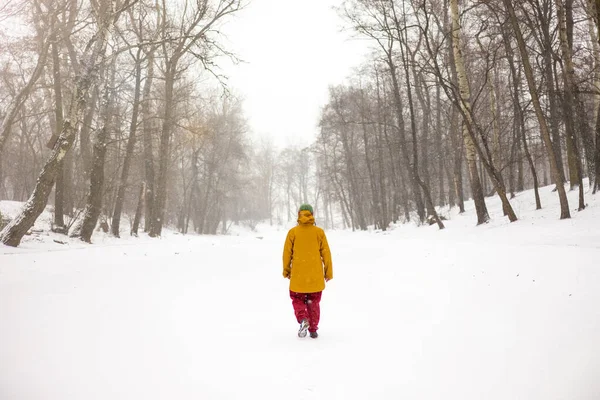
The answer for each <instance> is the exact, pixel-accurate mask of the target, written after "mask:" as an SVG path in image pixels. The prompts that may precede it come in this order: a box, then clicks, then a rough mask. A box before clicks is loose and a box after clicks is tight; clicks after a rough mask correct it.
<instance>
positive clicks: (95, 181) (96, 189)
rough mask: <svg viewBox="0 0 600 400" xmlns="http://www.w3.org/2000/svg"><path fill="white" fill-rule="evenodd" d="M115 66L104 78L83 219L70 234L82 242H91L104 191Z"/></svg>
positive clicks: (100, 210)
mask: <svg viewBox="0 0 600 400" xmlns="http://www.w3.org/2000/svg"><path fill="white" fill-rule="evenodd" d="M115 73H116V71H115V66H114V64H113V65H112V66H111V74H112V78H111V79H110V80H108V79H107V80H106V84H105V88H104V93H103V96H102V105H101V107H100V110H101V111H100V118H102V126H101V127H100V129H98V130H97V134H96V140H95V141H94V142H93V149H92V169H91V171H90V190H89V192H88V195H87V200H86V205H85V208H84V210H83V219H82V221H81V224H80V225H79V227H78V228H77V230H76V231H75V232H73V235H72V236H75V237H79V238H80V239H81V240H83V241H84V242H88V243H90V242H91V239H92V234H93V233H94V228H95V227H96V224H97V223H98V218H99V217H100V213H101V212H102V194H103V191H104V164H105V160H106V146H107V144H108V143H107V141H108V130H109V129H110V121H111V119H112V113H111V104H112V103H113V101H112V100H113V99H111V97H112V96H111V91H112V90H114V89H113V88H114V82H115Z"/></svg>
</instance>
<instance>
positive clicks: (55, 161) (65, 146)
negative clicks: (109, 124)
mask: <svg viewBox="0 0 600 400" xmlns="http://www.w3.org/2000/svg"><path fill="white" fill-rule="evenodd" d="M110 5H111V7H110V10H107V12H106V15H101V16H100V19H99V26H98V31H97V33H96V34H95V35H94V37H93V38H92V39H91V42H90V43H89V45H88V46H87V47H86V50H85V52H84V55H83V58H82V59H83V67H82V68H81V73H80V76H79V77H78V79H77V83H76V85H75V89H74V91H73V96H72V99H71V102H70V106H69V110H68V113H67V115H66V118H65V120H64V122H63V126H62V131H61V133H60V136H59V137H58V140H57V142H56V144H55V145H54V148H53V150H52V153H51V154H50V157H49V158H48V160H47V161H46V164H45V165H44V167H43V168H42V172H41V173H40V175H39V177H38V180H37V183H36V185H35V188H34V190H33V193H32V194H31V196H30V197H29V200H27V202H26V203H25V205H24V207H23V210H22V211H21V213H20V214H19V215H17V216H16V217H15V218H14V219H13V220H12V221H11V222H10V223H9V224H8V225H7V226H6V227H4V229H3V230H2V232H0V242H2V243H4V244H6V245H8V246H18V245H19V243H21V239H22V238H23V236H24V235H25V233H27V231H28V230H29V228H31V227H32V226H33V224H34V223H35V221H36V219H37V218H38V217H39V215H40V214H41V213H42V211H44V208H45V207H46V204H47V202H48V196H49V195H50V191H51V190H52V186H53V185H54V180H55V179H56V174H57V172H58V165H59V164H60V162H61V161H62V160H63V159H64V157H65V155H66V154H67V152H68V151H69V150H70V148H71V146H72V145H73V142H74V141H75V137H76V135H77V130H78V128H79V123H80V121H81V118H82V114H83V112H84V111H85V109H86V98H87V94H88V92H89V90H90V87H92V86H93V85H94V84H95V82H96V79H97V77H96V71H97V69H98V65H99V64H100V63H101V62H102V61H103V60H102V59H103V58H104V55H105V52H106V44H107V42H108V36H109V34H110V31H111V28H112V23H113V15H114V11H113V10H114V0H113V1H111V3H110Z"/></svg>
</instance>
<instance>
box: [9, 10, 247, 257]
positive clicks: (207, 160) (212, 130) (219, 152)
mask: <svg viewBox="0 0 600 400" xmlns="http://www.w3.org/2000/svg"><path fill="white" fill-rule="evenodd" d="M240 7H241V3H240V1H238V0H218V1H210V0H174V1H162V0H94V1H90V2H80V1H76V0H27V1H25V0H23V1H17V0H13V1H9V2H8V3H3V5H2V6H0V18H1V20H2V26H3V27H4V28H5V29H4V31H3V32H2V38H1V39H2V40H1V42H2V51H1V52H0V65H1V66H2V67H1V69H0V80H1V82H2V84H1V85H0V121H2V125H1V127H0V167H1V169H0V197H1V198H4V199H11V200H17V201H26V204H25V208H24V209H23V211H22V212H21V214H20V215H19V216H18V217H16V218H14V219H13V220H12V221H11V222H10V223H9V224H8V225H7V226H6V227H4V229H3V230H2V231H1V233H0V240H1V241H2V242H3V243H5V244H8V245H13V246H16V245H18V244H19V242H20V240H21V238H22V237H23V235H24V234H25V233H26V232H27V231H28V230H29V229H30V228H31V227H32V225H33V224H34V222H35V220H36V219H37V217H38V216H39V215H40V214H41V212H42V211H43V210H44V208H45V207H46V205H47V204H48V203H51V204H53V205H54V208H53V210H54V221H53V226H52V229H53V230H54V231H57V232H61V233H65V234H67V233H68V234H69V235H71V236H75V237H80V238H81V239H82V240H85V241H90V240H91V237H92V234H93V232H94V229H95V227H96V226H97V225H98V224H100V226H103V227H104V229H106V230H109V229H110V230H111V231H112V234H114V235H115V236H119V235H120V234H121V233H122V231H123V230H124V229H123V226H122V217H123V215H126V216H128V218H127V220H128V221H130V225H129V226H128V227H126V231H127V230H128V231H130V232H131V233H132V234H137V233H138V231H142V230H143V231H146V232H148V234H149V235H150V236H160V235H161V232H162V228H163V226H164V225H165V224H166V223H172V224H173V225H175V224H176V225H177V226H178V228H179V229H180V230H181V231H182V232H186V231H188V230H194V231H196V232H200V233H214V232H216V231H217V227H218V225H219V224H220V223H221V222H222V221H223V220H224V219H237V218H240V217H239V216H240V215H244V213H245V212H246V211H245V209H244V207H246V206H247V204H246V202H245V201H241V199H242V198H244V195H246V197H249V195H248V189H249V182H250V181H251V180H252V179H253V174H254V170H253V169H252V168H249V165H251V164H252V162H253V157H254V156H255V154H254V151H253V150H252V147H251V146H250V139H249V137H248V128H247V126H246V122H245V119H244V116H243V112H242V107H241V103H240V101H239V100H237V99H236V97H235V95H234V94H232V93H230V92H229V90H228V89H227V88H226V86H225V84H224V77H222V76H221V75H220V72H219V71H220V70H219V68H218V62H219V60H221V59H223V58H231V59H232V60H233V61H236V60H235V56H234V55H233V54H231V53H230V52H229V51H228V50H227V49H226V48H225V47H223V45H222V44H221V43H220V41H219V40H220V38H221V33H220V28H221V26H222V23H223V21H226V20H227V19H228V18H230V16H231V15H232V14H233V13H235V12H237V11H238V10H239V9H240ZM211 79H212V80H211ZM211 82H212V83H211ZM51 195H52V198H50V197H51Z"/></svg>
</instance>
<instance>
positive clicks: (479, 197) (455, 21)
mask: <svg viewBox="0 0 600 400" xmlns="http://www.w3.org/2000/svg"><path fill="white" fill-rule="evenodd" d="M450 8H451V14H452V49H453V56H454V66H455V68H456V76H457V79H458V86H459V90H460V97H461V103H460V105H461V108H462V109H463V112H464V113H465V114H470V113H471V103H470V97H471V93H470V90H469V83H468V81H467V73H466V70H465V63H464V60H463V56H462V50H461V46H460V21H459V14H458V0H451V2H450ZM463 139H464V141H465V150H466V158H467V166H468V168H469V177H470V178H471V189H472V192H473V200H474V201H475V209H476V212H477V225H480V224H483V223H486V222H488V221H489V219H490V216H489V214H488V211H487V207H486V204H485V198H484V196H483V191H482V188H481V182H480V180H479V174H478V171H477V151H476V149H475V143H474V142H473V139H472V138H471V136H470V134H469V132H468V128H467V126H466V124H463Z"/></svg>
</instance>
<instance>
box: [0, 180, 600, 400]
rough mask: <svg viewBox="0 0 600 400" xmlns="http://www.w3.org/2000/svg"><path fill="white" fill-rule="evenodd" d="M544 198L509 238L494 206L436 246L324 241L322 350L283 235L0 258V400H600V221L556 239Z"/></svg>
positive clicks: (340, 236) (98, 241) (520, 208)
mask: <svg viewBox="0 0 600 400" xmlns="http://www.w3.org/2000/svg"><path fill="white" fill-rule="evenodd" d="M541 195H542V202H543V204H542V205H543V206H544V207H545V208H544V209H543V210H540V211H535V210H534V199H533V193H532V192H524V193H521V194H519V195H518V196H517V198H516V199H514V200H513V201H512V202H513V205H514V206H515V211H516V212H517V214H518V216H519V218H520V220H519V221H518V222H516V223H512V224H511V223H509V222H508V221H507V220H506V219H505V218H503V217H502V216H501V206H500V203H499V201H498V200H497V199H496V198H494V199H488V206H489V209H490V213H491V215H492V218H493V219H492V222H491V223H489V224H486V225H484V226H479V227H475V226H474V225H475V216H474V210H473V205H472V203H470V202H469V203H467V213H466V214H463V215H458V214H456V211H455V210H452V211H448V210H444V214H445V215H447V216H448V217H450V220H449V221H446V225H447V229H445V230H443V231H439V230H437V228H436V227H435V226H431V227H416V226H414V225H411V224H408V225H402V226H397V227H395V229H393V230H390V231H387V232H381V231H371V232H349V231H328V232H327V235H328V239H329V243H330V246H331V248H332V252H333V261H334V279H333V280H332V281H331V282H330V283H328V287H327V289H326V290H325V292H324V294H323V300H322V303H321V304H322V307H321V313H322V317H321V323H320V330H319V333H320V336H319V338H318V339H316V340H314V339H310V338H305V339H299V338H297V337H296V330H297V323H296V321H295V319H294V316H293V311H292V305H291V301H290V299H289V296H288V292H287V284H288V281H287V280H284V279H283V277H282V276H281V269H282V268H281V253H282V247H283V241H284V239H285V233H286V230H287V228H289V226H286V227H273V228H271V227H267V226H264V225H261V226H259V227H258V229H257V232H252V231H249V230H244V229H238V230H234V231H233V232H234V234H233V235H229V236H192V235H190V236H182V235H176V234H173V233H171V234H168V235H167V236H166V237H164V238H163V239H160V240H155V239H150V238H146V237H141V238H124V239H114V238H110V237H109V236H102V235H98V234H97V233H95V234H94V237H93V238H92V239H93V240H94V243H95V244H94V245H87V244H83V243H78V242H77V241H75V240H71V239H64V240H65V241H67V244H65V245H61V244H58V243H56V242H53V240H54V238H55V236H53V235H54V234H50V235H49V236H44V235H43V234H40V235H39V236H37V237H31V236H29V237H27V239H26V241H25V242H24V243H23V245H22V247H20V248H17V249H14V248H9V247H0V399H2V400H13V399H18V400H21V399H60V400H68V399H86V400H91V399H239V398H249V399H255V398H257V399H266V400H270V399H399V398H406V399H457V400H467V399H469V400H470V399H473V400H475V399H477V400H479V399H498V400H506V399H528V400H531V399H540V400H542V399H543V400H553V399H556V400H558V399H569V400H580V399H581V400H584V399H590V400H591V399H598V398H600V383H599V381H598V379H597V378H598V376H600V341H599V340H598V335H599V334H600V308H599V307H598V305H599V304H600V291H599V290H598V287H600V268H599V266H598V262H597V259H598V257H599V256H600V227H599V226H600V204H599V201H598V198H597V196H592V195H591V194H589V193H587V198H586V201H587V202H588V205H589V207H588V208H587V209H586V210H585V211H583V212H576V211H575V210H573V212H572V214H573V218H572V219H571V220H565V221H560V220H558V217H559V209H558V199H557V195H556V193H552V192H551V188H543V189H542V190H541ZM576 196H577V193H576V192H570V193H569V197H570V200H571V208H572V209H573V208H574V207H576V205H577V203H576V201H575V200H576ZM0 207H1V209H2V211H3V212H4V213H5V212H6V211H5V209H6V208H7V206H6V203H4V202H3V203H1V204H0ZM317 222H318V221H317ZM57 237H61V238H64V236H60V235H58V236H57Z"/></svg>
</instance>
